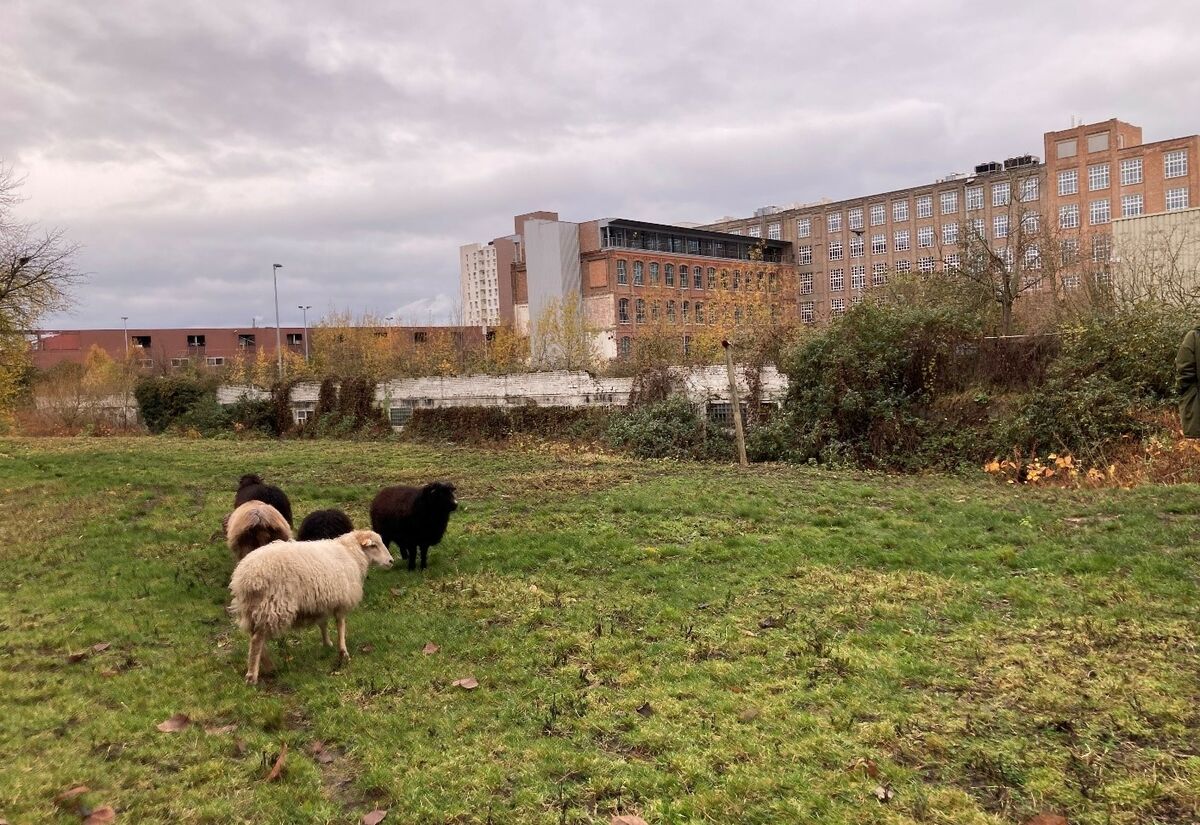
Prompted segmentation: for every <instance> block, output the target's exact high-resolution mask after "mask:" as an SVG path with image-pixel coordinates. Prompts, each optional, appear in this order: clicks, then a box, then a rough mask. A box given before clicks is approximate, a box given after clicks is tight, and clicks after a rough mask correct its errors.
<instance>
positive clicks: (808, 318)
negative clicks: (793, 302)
mask: <svg viewBox="0 0 1200 825" xmlns="http://www.w3.org/2000/svg"><path fill="white" fill-rule="evenodd" d="M816 320H817V313H816V311H815V308H814V306H813V302H812V301H801V302H800V321H801V322H802V323H805V324H811V323H813V322H815V321H816Z"/></svg>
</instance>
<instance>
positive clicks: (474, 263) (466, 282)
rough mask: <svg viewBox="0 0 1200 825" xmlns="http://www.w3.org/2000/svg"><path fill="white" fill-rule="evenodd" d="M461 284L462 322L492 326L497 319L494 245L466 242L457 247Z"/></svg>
mask: <svg viewBox="0 0 1200 825" xmlns="http://www.w3.org/2000/svg"><path fill="white" fill-rule="evenodd" d="M458 260H459V267H460V269H459V271H460V273H461V286H462V323H463V324H466V325H467V326H474V327H479V326H496V325H497V324H499V323H500V279H499V278H498V277H497V274H496V248H495V247H493V246H490V245H488V244H479V243H470V244H466V245H464V246H460V247H459V248H458Z"/></svg>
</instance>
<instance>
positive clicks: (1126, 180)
mask: <svg viewBox="0 0 1200 825" xmlns="http://www.w3.org/2000/svg"><path fill="white" fill-rule="evenodd" d="M1142 180H1143V177H1142V159H1141V158H1125V159H1124V160H1122V161H1121V185H1122V186H1134V185H1135V184H1139V183H1141V182H1142Z"/></svg>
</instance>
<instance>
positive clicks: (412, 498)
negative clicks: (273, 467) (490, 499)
mask: <svg viewBox="0 0 1200 825" xmlns="http://www.w3.org/2000/svg"><path fill="white" fill-rule="evenodd" d="M233 506H234V510H233V512H232V513H230V514H229V515H228V516H227V517H226V519H225V540H226V543H227V545H228V546H229V551H230V552H231V553H232V554H233V558H234V562H235V563H236V565H237V566H236V567H235V568H234V570H233V577H232V579H231V580H230V582H229V589H230V591H231V592H232V593H233V601H232V602H231V604H230V607H229V611H230V613H232V614H233V616H234V617H235V618H236V620H237V623H238V626H239V627H241V629H242V630H244V631H245V632H246V633H247V634H248V635H249V636H250V654H249V660H248V663H247V665H246V681H247V682H248V683H250V684H252V685H253V684H257V683H258V673H259V668H260V666H261V667H263V668H264V669H265V670H268V671H269V670H270V669H271V668H272V663H271V655H270V653H269V652H268V651H267V649H266V643H267V642H268V641H269V640H270V639H274V638H277V637H279V636H281V635H283V634H284V633H285V632H287V630H289V629H290V628H293V627H300V626H304V625H308V624H318V625H319V626H320V628H321V641H322V642H324V643H325V645H326V646H330V640H329V619H330V618H333V619H335V620H336V621H337V634H338V662H339V663H342V662H345V661H346V660H347V659H349V658H350V653H349V651H347V650H346V614H347V613H349V612H350V611H351V610H353V609H354V608H355V607H357V606H358V603H359V602H360V601H362V595H363V592H362V586H363V580H364V579H366V576H367V570H368V568H369V567H370V566H371V564H372V563H373V564H377V565H379V566H380V567H385V568H387V567H391V566H392V556H391V553H390V552H389V550H388V547H389V545H391V544H393V543H394V544H395V545H396V546H397V547H398V548H399V549H400V554H401V557H402V558H403V559H405V560H406V561H407V562H408V569H409V570H414V569H416V564H417V556H418V555H420V559H421V569H422V570H424V569H425V564H426V559H427V558H428V554H429V548H430V547H432V546H434V545H435V544H437V543H438V542H439V541H441V540H442V536H443V535H445V532H446V525H447V524H448V523H449V521H450V514H451V513H452V512H454V511H455V510H456V509H458V501H457V499H456V498H455V497H454V485H453V484H450V483H448V482H444V481H435V482H432V483H430V484H426V485H425V486H424V487H404V486H395V487H385V488H383V489H382V490H380V491H379V494H378V495H376V496H375V499H374V501H372V502H371V529H370V530H355V529H354V523H353V522H352V521H351V520H350V517H349V516H347V515H346V514H345V513H344V512H342V511H341V510H317V511H315V512H313V513H310V514H309V515H308V516H307V517H306V518H305V519H304V521H303V522H301V523H300V529H299V531H297V533H296V536H295V538H294V539H293V536H292V504H291V502H290V501H289V500H288V497H287V495H286V494H285V493H284V492H283V490H281V489H279V488H278V487H275V486H273V485H270V484H266V483H264V482H263V480H262V479H261V478H260V477H259V476H257V475H244V476H242V478H241V481H240V482H239V485H238V491H237V495H236V496H234V500H233Z"/></svg>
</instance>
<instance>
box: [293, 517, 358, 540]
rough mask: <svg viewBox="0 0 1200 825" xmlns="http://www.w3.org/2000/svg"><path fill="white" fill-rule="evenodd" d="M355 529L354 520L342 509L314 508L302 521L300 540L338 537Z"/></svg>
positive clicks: (298, 538)
mask: <svg viewBox="0 0 1200 825" xmlns="http://www.w3.org/2000/svg"><path fill="white" fill-rule="evenodd" d="M353 530H354V522H352V521H351V520H350V517H349V516H348V515H346V514H345V513H343V512H342V511H341V510H314V511H313V512H311V513H309V514H308V515H307V516H305V517H304V521H302V522H300V532H298V533H297V534H296V539H297V540H298V541H317V540H319V539H336V538H337V537H338V536H344V535H346V534H347V533H349V532H352V531H353Z"/></svg>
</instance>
